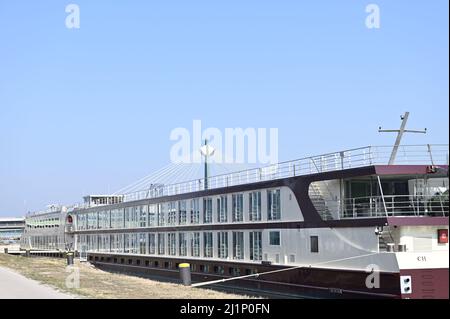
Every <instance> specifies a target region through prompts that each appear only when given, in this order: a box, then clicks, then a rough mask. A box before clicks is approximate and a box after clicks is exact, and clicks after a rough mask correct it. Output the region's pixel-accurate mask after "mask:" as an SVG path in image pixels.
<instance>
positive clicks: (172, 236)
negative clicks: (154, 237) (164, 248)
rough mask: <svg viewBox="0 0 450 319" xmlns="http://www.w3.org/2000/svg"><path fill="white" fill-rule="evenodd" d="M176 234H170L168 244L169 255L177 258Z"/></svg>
mask: <svg viewBox="0 0 450 319" xmlns="http://www.w3.org/2000/svg"><path fill="white" fill-rule="evenodd" d="M175 236H176V233H170V234H168V236H167V237H168V242H169V255H171V256H175V255H176V254H177V250H176V237H175Z"/></svg>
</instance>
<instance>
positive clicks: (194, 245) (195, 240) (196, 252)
mask: <svg viewBox="0 0 450 319" xmlns="http://www.w3.org/2000/svg"><path fill="white" fill-rule="evenodd" d="M191 255H192V257H200V233H193V234H192V238H191Z"/></svg>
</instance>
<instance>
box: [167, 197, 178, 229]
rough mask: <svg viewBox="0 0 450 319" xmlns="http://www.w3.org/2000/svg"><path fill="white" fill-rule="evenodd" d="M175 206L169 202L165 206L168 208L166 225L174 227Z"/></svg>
mask: <svg viewBox="0 0 450 319" xmlns="http://www.w3.org/2000/svg"><path fill="white" fill-rule="evenodd" d="M176 206H177V204H176V203H175V202H170V203H168V204H167V207H168V218H167V222H168V225H172V226H173V225H176V223H177V207H176Z"/></svg>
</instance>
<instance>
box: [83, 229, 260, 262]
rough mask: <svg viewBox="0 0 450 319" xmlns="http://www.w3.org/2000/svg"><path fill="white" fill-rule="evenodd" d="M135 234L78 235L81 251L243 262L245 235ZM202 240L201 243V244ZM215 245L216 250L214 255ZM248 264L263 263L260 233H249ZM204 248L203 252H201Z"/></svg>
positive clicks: (222, 233) (210, 233)
mask: <svg viewBox="0 0 450 319" xmlns="http://www.w3.org/2000/svg"><path fill="white" fill-rule="evenodd" d="M215 237H216V241H215V242H214V233H212V232H203V233H201V232H194V233H158V234H156V233H150V234H147V233H134V234H113V235H107V234H105V235H80V248H81V249H85V250H87V251H91V252H97V251H98V252H112V253H129V254H142V255H147V254H148V255H168V256H181V257H186V256H190V257H199V258H200V257H203V258H222V259H228V257H229V245H231V246H232V252H231V254H232V256H231V257H232V258H233V259H237V260H241V259H244V257H245V256H244V245H245V242H244V232H232V233H231V236H230V234H229V233H228V232H218V233H216V234H215ZM201 239H202V240H201ZM214 245H216V247H217V250H216V251H214ZM248 245H249V248H250V250H249V251H250V256H249V259H250V260H255V261H259V260H262V232H260V231H255V232H250V237H249V243H248ZM201 247H203V250H201Z"/></svg>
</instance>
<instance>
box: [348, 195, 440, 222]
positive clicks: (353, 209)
mask: <svg viewBox="0 0 450 319" xmlns="http://www.w3.org/2000/svg"><path fill="white" fill-rule="evenodd" d="M342 206H343V207H342V210H341V214H340V218H341V219H345V218H367V217H380V216H448V213H449V197H448V194H443V195H427V196H424V195H421V196H411V195H403V196H402V195H395V196H390V195H385V196H370V197H356V198H346V199H344V200H343V205H342Z"/></svg>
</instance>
